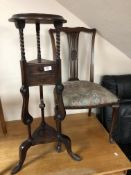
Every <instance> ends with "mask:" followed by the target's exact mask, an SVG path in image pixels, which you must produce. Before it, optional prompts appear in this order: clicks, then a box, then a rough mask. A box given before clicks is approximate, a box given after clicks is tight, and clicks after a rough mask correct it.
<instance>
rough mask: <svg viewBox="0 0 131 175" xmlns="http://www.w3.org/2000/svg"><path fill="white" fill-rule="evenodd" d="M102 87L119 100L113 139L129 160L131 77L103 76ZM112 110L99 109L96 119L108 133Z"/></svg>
mask: <svg viewBox="0 0 131 175" xmlns="http://www.w3.org/2000/svg"><path fill="white" fill-rule="evenodd" d="M101 84H102V85H103V86H104V87H106V88H107V89H109V90H110V91H111V92H113V93H114V94H116V95H117V96H118V97H119V99H120V108H119V116H118V121H117V126H116V128H115V130H114V133H113V137H114V139H115V141H116V142H117V143H118V145H119V146H120V147H121V149H122V150H123V152H124V153H125V154H126V155H127V157H128V158H129V159H130V160H131V75H110V76H109V75H105V76H103V78H102V83H101ZM111 113H112V108H110V107H104V108H101V110H100V112H99V115H98V118H99V120H100V121H101V123H102V124H103V125H104V127H105V128H106V129H107V130H108V131H109V129H110V125H111Z"/></svg>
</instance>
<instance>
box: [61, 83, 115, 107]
mask: <svg viewBox="0 0 131 175" xmlns="http://www.w3.org/2000/svg"><path fill="white" fill-rule="evenodd" d="M63 85H64V91H63V101H64V106H65V107H66V106H70V107H73V106H78V107H83V106H85V107H88V106H89V107H90V106H92V107H93V106H97V105H104V104H110V103H117V102H118V98H117V97H116V96H115V95H114V94H112V93H111V92H110V91H108V90H107V89H105V88H104V87H102V86H100V85H99V84H96V83H92V82H89V81H67V82H65V83H63Z"/></svg>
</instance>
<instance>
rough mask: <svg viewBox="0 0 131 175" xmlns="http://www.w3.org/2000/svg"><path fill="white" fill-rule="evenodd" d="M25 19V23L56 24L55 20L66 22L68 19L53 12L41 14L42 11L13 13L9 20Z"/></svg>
mask: <svg viewBox="0 0 131 175" xmlns="http://www.w3.org/2000/svg"><path fill="white" fill-rule="evenodd" d="M20 20H22V21H25V23H42V24H54V22H61V23H66V22H67V21H66V20H65V19H64V18H63V17H62V16H59V15H53V14H41V13H21V14H15V15H13V16H12V17H11V18H10V19H9V21H10V22H16V21H20Z"/></svg>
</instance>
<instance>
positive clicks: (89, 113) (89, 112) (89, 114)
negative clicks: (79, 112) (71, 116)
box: [88, 108, 91, 117]
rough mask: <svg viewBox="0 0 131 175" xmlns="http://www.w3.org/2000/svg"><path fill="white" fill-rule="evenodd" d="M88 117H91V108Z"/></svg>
mask: <svg viewBox="0 0 131 175" xmlns="http://www.w3.org/2000/svg"><path fill="white" fill-rule="evenodd" d="M88 116H89V117H90V116H91V108H89V111H88Z"/></svg>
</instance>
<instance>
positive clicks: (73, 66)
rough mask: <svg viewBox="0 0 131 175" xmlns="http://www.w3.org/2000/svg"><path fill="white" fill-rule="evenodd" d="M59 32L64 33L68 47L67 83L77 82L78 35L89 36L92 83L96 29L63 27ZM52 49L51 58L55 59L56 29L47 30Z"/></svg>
mask: <svg viewBox="0 0 131 175" xmlns="http://www.w3.org/2000/svg"><path fill="white" fill-rule="evenodd" d="M60 32H64V33H65V34H66V35H67V40H68V47H69V81H76V80H79V78H78V45H79V37H80V33H87V34H90V35H91V50H90V51H91V53H90V81H91V82H93V81H94V58H93V57H94V41H95V34H96V29H88V28H85V27H74V28H70V27H63V28H61V29H60ZM49 33H50V36H51V41H52V48H53V58H54V59H56V46H55V45H56V44H55V37H54V34H55V33H56V29H50V30H49Z"/></svg>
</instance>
